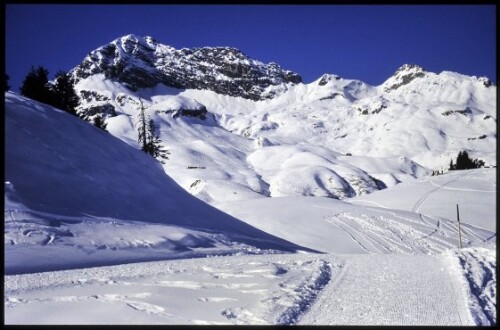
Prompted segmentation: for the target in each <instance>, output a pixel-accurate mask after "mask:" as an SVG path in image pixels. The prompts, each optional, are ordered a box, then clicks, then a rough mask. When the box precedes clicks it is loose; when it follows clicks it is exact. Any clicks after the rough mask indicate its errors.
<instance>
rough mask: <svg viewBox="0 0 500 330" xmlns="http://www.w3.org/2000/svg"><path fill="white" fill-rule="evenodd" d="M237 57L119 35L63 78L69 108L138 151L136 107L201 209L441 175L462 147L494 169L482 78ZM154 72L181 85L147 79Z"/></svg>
mask: <svg viewBox="0 0 500 330" xmlns="http://www.w3.org/2000/svg"><path fill="white" fill-rule="evenodd" d="M108 48H109V49H115V51H113V52H108V51H106V49H108ZM92 54H93V55H92ZM245 56H246V55H242V53H239V51H237V50H235V49H231V48H200V49H197V50H193V51H191V50H181V51H178V50H175V49H173V48H172V47H170V46H166V45H162V44H161V43H158V42H157V41H155V40H154V39H152V38H150V37H145V38H141V37H138V36H134V35H130V36H124V37H122V38H119V39H117V40H115V41H113V42H111V43H110V44H109V45H105V46H103V47H100V48H98V49H96V50H95V51H93V52H91V53H90V55H89V56H87V57H86V58H85V59H84V60H83V61H82V63H81V64H80V65H78V66H77V67H75V69H74V70H73V71H72V73H73V75H74V76H75V78H77V83H76V85H75V89H76V90H77V91H78V93H79V95H80V97H81V101H82V104H81V106H80V109H79V111H80V112H81V113H83V114H86V115H89V116H90V117H92V116H94V115H95V114H97V113H103V114H105V115H106V117H107V119H106V121H107V123H108V129H109V131H110V132H111V133H112V134H113V135H114V136H116V137H118V138H119V139H122V140H124V141H125V142H127V143H128V144H130V145H132V146H136V147H137V142H136V141H137V133H136V132H137V113H138V110H139V107H140V99H141V100H142V102H143V104H144V106H145V107H146V108H147V109H148V112H149V113H150V115H151V117H152V118H153V119H154V120H155V122H156V124H157V126H158V130H159V132H158V133H159V135H160V138H161V139H162V141H163V144H164V146H165V147H166V148H167V149H169V150H170V151H171V157H170V160H169V161H168V162H167V163H166V164H165V165H164V169H165V171H166V173H167V174H168V175H169V176H171V177H172V178H173V179H174V180H175V181H176V182H177V183H179V184H180V185H181V186H182V187H183V188H184V189H186V190H188V191H190V192H191V193H192V194H193V195H195V196H197V197H198V198H200V199H202V200H204V201H206V202H209V203H212V202H219V201H220V202H222V201H230V200H242V199H247V198H253V197H256V196H257V195H260V196H272V197H275V196H304V195H305V196H309V195H311V196H328V197H333V198H340V199H343V198H349V197H353V196H359V195H362V194H365V193H370V192H372V191H375V190H379V189H382V188H385V187H390V186H393V185H395V184H397V183H399V182H405V181H412V180H413V179H415V178H423V177H425V176H426V175H427V174H430V173H431V171H432V170H443V169H446V168H447V167H448V164H449V163H450V160H451V159H452V158H453V159H454V158H456V156H457V154H458V152H459V151H461V150H467V151H468V153H469V155H470V156H471V157H473V158H480V159H482V160H484V161H485V162H486V164H487V165H496V86H495V85H493V84H492V83H491V82H490V81H489V80H488V79H487V78H486V77H479V78H478V77H471V76H465V75H461V74H459V73H454V72H447V71H444V72H441V73H433V72H428V71H426V70H425V69H423V68H421V67H419V66H417V65H403V66H402V67H400V68H399V69H398V70H396V72H395V73H394V75H392V76H391V77H389V78H388V79H387V80H386V81H385V82H384V83H383V84H381V85H380V86H370V85H368V84H365V83H363V82H362V81H359V80H353V79H345V78H342V77H339V76H337V75H333V74H325V75H323V76H322V77H320V78H319V79H317V80H316V81H314V82H312V83H309V84H304V83H301V82H299V81H294V82H293V83H290V82H287V81H286V79H285V78H283V77H285V76H286V75H287V73H286V72H285V71H280V70H281V69H279V70H277V71H273V70H274V69H273V70H271V68H270V66H266V65H263V64H262V63H261V62H259V61H255V60H251V59H249V58H246V57H245ZM167 63H169V64H168V65H167ZM200 68H204V69H202V70H201V69H200ZM224 68H225V69H224ZM228 68H229V69H228ZM230 68H233V69H234V70H233V69H230ZM238 68H239V69H238ZM244 68H246V69H244ZM226 69H227V70H229V71H224V70H226ZM199 70H201V71H199ZM214 70H215V71H214ZM218 70H222V71H224V72H226V73H227V74H229V75H225V74H226V73H225V74H221V73H220V72H219V71H218ZM231 70H233V71H231ZM139 71H140V74H139V73H137V72H139ZM222 71H221V72H222ZM134 72H135V76H134V74H133V73H134ZM165 72H167V73H168V74H167V75H168V76H169V77H170V78H172V79H174V80H175V79H181V80H183V83H182V84H174V83H172V81H171V80H168V81H163V80H162V79H160V78H158V77H159V76H161V75H163V74H165ZM229 72H232V73H229ZM249 72H250V73H249ZM253 74H256V75H258V76H259V77H260V78H258V79H257V78H256V79H257V80H255V79H254V78H255V77H253V76H252V75H253ZM134 77H135V78H134ZM200 77H201V78H200ZM203 77H204V78H203ZM252 77H253V78H252ZM279 77H281V78H279ZM129 78H130V79H132V78H134V79H136V80H138V81H141V82H144V83H146V82H147V83H146V85H141V84H139V85H137V84H136V85H137V86H136V85H134V84H132V83H131V81H130V79H129ZM139 78H140V79H139ZM170 78H169V79H170ZM207 79H208V80H209V81H212V80H214V79H215V80H214V81H218V82H224V84H225V83H231V84H233V83H234V84H236V85H238V84H241V83H243V82H245V81H246V82H245V83H244V84H246V83H250V81H251V82H252V83H253V84H254V86H257V87H256V89H255V90H253V92H255V91H256V90H259V92H258V93H260V94H259V95H262V98H257V99H256V98H253V97H250V98H248V97H247V96H245V95H246V94H245V93H246V91H249V89H248V88H249V87H248V88H246V87H245V88H243V89H241V88H240V87H241V86H240V87H238V88H236V89H234V93H233V92H230V91H231V90H232V89H231V88H230V89H225V88H222V89H219V87H214V86H215V85H217V84H218V83H216V84H215V85H210V86H205V87H203V86H201V87H200V86H199V85H198V83H197V82H198V81H203V80H207ZM249 79H250V80H249ZM283 79H284V80H283ZM262 81H267V82H272V84H271V85H269V86H268V87H265V88H264V89H262V88H261V87H262V86H261V85H259V84H260V82H262ZM267 82H266V84H267ZM131 84H132V85H131ZM224 84H223V85H224ZM223 85H222V86H223ZM167 86H168V87H167ZM174 87H177V89H176V88H174ZM237 91H238V92H237ZM253 92H251V93H253ZM192 108H193V109H192ZM193 110H195V111H194V112H198V113H199V114H200V111H201V112H203V113H204V114H203V115H201V114H200V115H199V116H198V115H194V113H193ZM205 111H206V112H205ZM182 113H184V114H186V115H182ZM173 117H175V118H173ZM270 147H272V148H270ZM295 154H297V155H295ZM292 156H293V157H292ZM195 167H196V168H197V167H201V168H203V169H193V168H195ZM228 179H230V180H228ZM299 181H300V183H299V184H298V182H299Z"/></svg>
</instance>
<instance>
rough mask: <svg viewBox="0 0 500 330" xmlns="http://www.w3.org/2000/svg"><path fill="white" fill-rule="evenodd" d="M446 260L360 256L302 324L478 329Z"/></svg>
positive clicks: (341, 271) (337, 274)
mask: <svg viewBox="0 0 500 330" xmlns="http://www.w3.org/2000/svg"><path fill="white" fill-rule="evenodd" d="M449 269H450V265H449V264H448V262H447V260H446V259H445V258H443V257H442V256H411V257H409V256H402V255H390V256H388V255H380V254H378V255H356V256H352V257H350V258H346V259H345V264H344V266H343V267H340V268H337V269H336V272H333V274H332V281H331V283H330V284H329V285H328V286H326V288H325V289H324V290H323V291H322V292H321V293H320V294H319V297H318V300H317V302H316V303H315V304H314V306H313V307H312V308H311V310H310V312H309V313H307V314H305V315H304V317H303V318H302V319H301V320H300V322H299V324H301V325H306V324H323V325H474V323H473V321H472V320H471V319H470V316H469V312H468V310H467V306H466V305H465V304H463V303H462V301H463V297H462V295H463V293H462V292H461V291H460V290H457V288H458V285H453V284H454V283H455V282H456V281H457V280H456V278H455V277H456V276H455V275H454V274H451V273H450V271H449Z"/></svg>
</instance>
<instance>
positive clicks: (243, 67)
mask: <svg viewBox="0 0 500 330" xmlns="http://www.w3.org/2000/svg"><path fill="white" fill-rule="evenodd" d="M71 73H72V75H73V77H74V78H75V80H76V81H79V80H81V79H85V78H87V77H89V76H91V75H94V74H99V73H102V74H104V75H105V77H106V78H108V79H111V80H114V81H118V82H120V83H122V84H123V85H125V86H126V87H127V88H129V89H131V90H134V91H135V90H138V89H140V88H148V87H154V86H156V85H157V84H159V83H162V84H164V85H165V86H169V87H175V88H181V89H182V88H185V89H208V90H211V91H214V92H217V93H219V94H224V95H229V96H239V97H242V98H246V99H251V100H254V101H257V100H264V99H269V98H272V97H273V96H275V93H274V92H273V91H272V90H269V89H268V87H270V86H279V85H284V84H288V83H291V84H296V83H300V82H302V78H301V77H300V76H299V75H298V74H297V73H294V72H292V71H288V70H284V69H282V68H281V67H280V66H279V65H278V64H276V63H269V64H264V63H262V62H259V61H257V60H254V59H251V58H250V57H248V56H247V55H245V54H244V53H243V52H241V51H240V50H238V49H236V48H231V47H202V48H192V49H188V48H182V49H180V50H177V49H175V48H173V47H171V46H167V45H164V44H161V43H159V42H157V41H156V40H155V39H154V38H152V37H139V36H136V35H133V34H130V35H127V36H124V37H121V38H118V39H116V40H114V41H112V42H111V43H109V44H107V45H105V46H102V47H99V48H98V49H96V50H94V51H92V52H90V53H89V54H88V55H87V56H86V57H85V58H84V59H83V61H82V63H80V64H79V65H78V66H77V67H75V68H74V69H73V70H72V71H71Z"/></svg>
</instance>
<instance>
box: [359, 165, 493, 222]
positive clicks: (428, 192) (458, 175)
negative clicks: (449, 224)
mask: <svg viewBox="0 0 500 330" xmlns="http://www.w3.org/2000/svg"><path fill="white" fill-rule="evenodd" d="M496 187H497V185H496V169H493V168H491V169H475V170H463V171H451V172H450V173H447V174H444V175H438V176H432V177H430V178H427V179H423V180H421V181H420V182H412V183H401V184H399V185H397V186H395V187H393V188H392V189H387V190H383V191H377V192H375V193H373V194H370V195H366V196H361V197H356V198H352V199H349V202H350V203H353V204H356V205H369V206H377V207H383V208H390V209H398V210H404V211H412V212H419V213H422V214H424V215H427V216H431V217H440V218H444V219H448V220H453V221H456V219H457V209H456V205H457V204H458V205H459V215H460V221H461V222H462V223H463V224H464V226H465V227H466V228H467V226H468V225H471V226H474V227H476V228H484V229H487V230H490V231H493V232H496V219H497V212H496V205H497V202H496V192H497V189H496Z"/></svg>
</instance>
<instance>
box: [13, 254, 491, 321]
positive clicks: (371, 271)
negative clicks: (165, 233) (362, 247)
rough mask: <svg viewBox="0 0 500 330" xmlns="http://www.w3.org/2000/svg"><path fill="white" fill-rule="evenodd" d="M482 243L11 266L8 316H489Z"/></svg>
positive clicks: (157, 318)
mask: <svg viewBox="0 0 500 330" xmlns="http://www.w3.org/2000/svg"><path fill="white" fill-rule="evenodd" d="M481 251H483V252H481V253H482V256H481V257H479V258H480V259H477V257H475V259H474V258H473V259H471V258H469V257H468V254H460V253H459V255H461V257H460V259H459V258H457V255H456V253H458V252H450V251H447V252H444V253H443V254H437V255H404V254H365V255H335V254H274V255H254V256H237V255H236V256H226V257H211V258H201V259H188V260H171V261H162V262H145V263H135V264H128V265H119V266H107V267H97V268H86V269H75V270H68V271H58V272H47V273H35V274H25V275H12V276H5V309H6V323H7V324H181V325H182V324H184V325H186V324H197V325H203V324H205V325H206V324H226V325H230V324H236V325H294V324H298V325H448V326H450V325H490V324H492V323H491V322H493V324H495V323H496V318H495V315H494V313H493V312H492V311H494V310H495V308H496V307H495V300H496V299H495V294H494V292H493V293H492V295H490V296H489V297H485V296H484V294H485V293H481V292H480V291H478V290H477V289H474V288H476V287H487V288H490V289H491V290H494V287H495V278H496V275H495V271H494V270H495V267H496V265H495V261H494V260H495V253H494V251H493V250H485V249H483V250H481ZM484 251H486V252H484ZM488 251H491V252H488ZM472 252H473V251H472V250H471V253H472ZM475 253H476V252H475ZM485 253H486V254H485ZM485 257H487V259H484V258H485ZM467 260H469V261H467ZM477 260H480V261H481V262H476V261H477ZM488 260H489V261H488ZM487 262H489V264H487ZM485 265H486V266H485ZM464 269H466V271H465V273H464V271H463V270H464ZM467 269H469V270H468V271H467ZM470 269H476V271H475V272H474V273H472V272H470ZM464 274H465V275H464ZM473 274H476V275H473ZM478 274H479V275H480V274H484V276H482V275H481V276H479V277H478V276H477V275H478ZM473 277H474V278H473ZM477 279H480V281H477ZM474 281H476V282H477V283H474ZM469 288H472V290H470V289H469ZM471 292H472V293H471ZM471 302H472V303H471ZM27 315H29V317H27Z"/></svg>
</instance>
